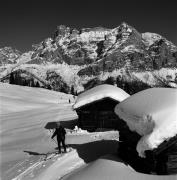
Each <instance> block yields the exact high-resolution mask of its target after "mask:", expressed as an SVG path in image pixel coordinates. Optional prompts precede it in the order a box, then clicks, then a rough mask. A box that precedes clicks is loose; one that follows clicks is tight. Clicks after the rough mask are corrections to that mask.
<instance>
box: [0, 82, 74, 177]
mask: <svg viewBox="0 0 177 180" xmlns="http://www.w3.org/2000/svg"><path fill="white" fill-rule="evenodd" d="M69 99H70V100H71V102H73V101H74V99H73V96H72V95H66V94H64V93H59V92H55V91H49V90H45V89H42V88H31V87H24V86H17V85H9V84H6V83H0V124H1V126H0V142H1V143H0V159H1V167H0V171H1V173H0V174H1V175H0V177H1V178H2V179H8V180H9V179H12V177H14V176H15V175H17V174H19V173H20V171H19V172H18V171H15V170H14V168H16V166H18V165H19V164H20V163H22V164H24V168H25V163H26V160H25V159H26V158H27V157H28V155H27V154H26V153H24V152H23V151H31V152H38V153H40V154H43V153H47V152H48V151H51V150H53V149H54V148H55V143H53V142H52V141H51V140H50V136H51V134H50V133H49V132H48V131H47V130H46V129H44V127H45V125H46V124H47V123H48V122H51V121H60V120H62V121H65V120H69V119H73V118H77V114H76V113H75V112H74V111H72V108H71V104H69V103H68V100H69ZM29 163H30V162H29ZM29 163H28V164H29ZM18 168H22V169H23V166H20V165H19V167H18ZM22 169H21V171H22ZM10 177H11V178H10Z"/></svg>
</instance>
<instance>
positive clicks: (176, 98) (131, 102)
mask: <svg viewBox="0 0 177 180" xmlns="http://www.w3.org/2000/svg"><path fill="white" fill-rule="evenodd" d="M176 110H177V89H171V88H151V89H147V90H144V91H141V92H139V93H136V94H134V95H133V96H131V97H129V98H127V99H126V100H124V101H123V102H121V103H120V104H118V105H117V106H116V107H115V113H116V114H117V115H118V116H119V117H120V118H121V119H123V120H124V121H126V123H127V125H128V127H129V128H130V130H132V131H136V132H137V133H138V134H140V135H141V136H142V138H141V139H140V140H139V142H138V144H137V147H136V149H137V152H138V153H139V156H140V157H144V156H145V154H144V151H145V150H152V149H154V148H157V147H158V146H159V145H160V144H161V143H162V142H164V141H165V140H168V139H170V138H172V137H174V136H175V135H176V134H177V111H176Z"/></svg>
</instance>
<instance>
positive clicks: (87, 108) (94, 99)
mask: <svg viewBox="0 0 177 180" xmlns="http://www.w3.org/2000/svg"><path fill="white" fill-rule="evenodd" d="M127 97H129V95H128V94H127V93H126V92H125V91H123V90H122V89H120V88H118V87H116V86H112V85H108V84H104V85H99V86H96V87H94V88H92V89H90V90H88V91H86V92H84V93H82V94H80V95H79V96H78V98H77V100H76V103H75V104H74V106H73V108H74V109H75V110H76V112H77V114H78V117H79V118H78V121H79V127H81V128H82V129H86V130H88V131H95V130H97V129H99V128H100V129H104V128H105V129H117V124H118V121H117V120H118V117H117V116H116V114H115V112H114V108H115V106H116V105H117V104H118V103H119V102H121V101H122V100H124V99H125V98H127Z"/></svg>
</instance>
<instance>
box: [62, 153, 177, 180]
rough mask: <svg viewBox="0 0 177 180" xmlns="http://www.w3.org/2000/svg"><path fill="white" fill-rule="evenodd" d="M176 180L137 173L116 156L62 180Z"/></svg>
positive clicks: (83, 168)
mask: <svg viewBox="0 0 177 180" xmlns="http://www.w3.org/2000/svg"><path fill="white" fill-rule="evenodd" d="M83 179H84V180H99V179H101V180H108V179H109V180H115V179H119V180H137V179H141V180H175V179H176V176H175V175H173V176H157V175H148V174H141V173H138V172H135V171H134V170H133V169H132V168H131V167H130V166H127V165H126V164H124V163H123V162H121V160H120V159H118V158H117V157H116V156H114V155H107V156H104V157H102V158H100V159H98V160H96V161H94V162H92V163H90V164H89V165H87V166H85V167H81V168H80V169H79V170H76V171H75V172H73V173H71V174H69V175H67V176H65V177H64V178H62V180H83Z"/></svg>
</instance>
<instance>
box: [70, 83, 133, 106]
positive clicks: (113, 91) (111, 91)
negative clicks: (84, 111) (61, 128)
mask: <svg viewBox="0 0 177 180" xmlns="http://www.w3.org/2000/svg"><path fill="white" fill-rule="evenodd" d="M129 96H130V95H129V94H127V93H126V92H125V91H124V90H122V89H120V88H118V87H116V86H113V85H108V84H103V85H99V86H96V87H94V88H92V89H89V90H88V91H86V92H84V93H82V94H80V95H79V96H78V97H77V100H76V103H75V104H74V106H73V108H74V109H77V108H80V107H82V106H85V105H87V104H90V103H92V102H95V101H98V100H101V99H104V98H111V99H114V100H116V101H118V102H121V101H123V100H124V99H126V98H127V97H129Z"/></svg>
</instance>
